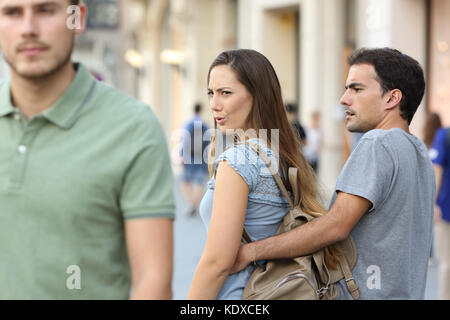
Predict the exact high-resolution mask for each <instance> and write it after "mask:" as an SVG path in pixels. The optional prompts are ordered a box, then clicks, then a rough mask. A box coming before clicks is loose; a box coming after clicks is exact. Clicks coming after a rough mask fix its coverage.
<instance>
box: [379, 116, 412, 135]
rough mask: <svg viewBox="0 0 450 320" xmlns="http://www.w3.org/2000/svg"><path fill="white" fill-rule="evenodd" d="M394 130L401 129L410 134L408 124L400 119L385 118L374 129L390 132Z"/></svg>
mask: <svg viewBox="0 0 450 320" xmlns="http://www.w3.org/2000/svg"><path fill="white" fill-rule="evenodd" d="M394 128H398V129H402V130H403V131H405V132H406V133H410V132H409V125H408V122H407V121H406V120H405V119H403V118H400V117H396V118H385V119H384V120H383V121H382V122H381V123H380V124H379V125H378V126H377V127H376V128H375V129H382V130H390V129H394Z"/></svg>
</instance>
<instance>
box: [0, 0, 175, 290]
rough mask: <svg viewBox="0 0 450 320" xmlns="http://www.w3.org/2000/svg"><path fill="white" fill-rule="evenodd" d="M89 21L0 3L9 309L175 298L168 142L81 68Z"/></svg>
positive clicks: (3, 255)
mask: <svg viewBox="0 0 450 320" xmlns="http://www.w3.org/2000/svg"><path fill="white" fill-rule="evenodd" d="M70 5H79V13H80V14H79V19H80V20H79V22H80V25H81V27H80V28H78V29H71V28H69V27H68V25H69V24H68V23H67V21H68V19H70V16H69V14H68V13H67V12H68V11H67V9H68V7H69V6H70ZM86 11H87V10H86V8H85V6H84V5H83V4H79V3H78V1H76V0H0V47H1V50H2V53H3V56H4V58H5V60H6V61H7V62H8V64H9V66H10V70H11V74H10V79H9V80H6V81H3V82H1V83H0V137H1V138H0V299H127V298H136V299H139V298H144V299H170V298H171V278H172V264H173V261H172V255H173V249H172V247H173V243H172V241H173V240H172V235H173V234H172V232H173V231H172V220H173V217H174V216H173V215H174V198H173V181H172V171H171V167H170V160H169V153H168V148H167V145H166V143H165V137H164V133H163V130H162V128H161V126H160V124H159V122H158V121H157V119H156V117H155V115H154V114H153V112H152V111H151V109H150V108H148V107H147V106H146V105H144V104H143V103H140V102H138V101H136V100H134V99H132V98H130V97H128V96H126V95H125V94H123V93H121V92H119V91H117V90H115V89H112V88H110V87H108V86H106V85H103V84H101V83H99V82H96V81H95V80H94V79H93V77H92V76H91V75H90V73H89V72H88V71H87V70H86V69H85V67H83V65H82V64H73V63H72V62H71V53H72V48H73V44H74V37H75V36H76V35H77V34H80V33H81V32H83V30H84V26H85V20H86V14H87V13H86Z"/></svg>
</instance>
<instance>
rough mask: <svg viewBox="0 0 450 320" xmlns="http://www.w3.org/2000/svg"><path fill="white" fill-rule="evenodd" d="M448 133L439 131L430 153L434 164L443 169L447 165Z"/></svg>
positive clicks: (443, 130) (442, 130)
mask: <svg viewBox="0 0 450 320" xmlns="http://www.w3.org/2000/svg"><path fill="white" fill-rule="evenodd" d="M446 138H447V131H446V130H445V129H442V128H441V129H439V130H438V131H437V132H436V135H435V137H434V139H433V144H432V147H431V149H430V151H429V156H430V159H431V161H432V162H433V163H434V164H437V165H440V166H442V167H444V166H446V165H447V157H448V156H447V154H448V152H447V148H446Z"/></svg>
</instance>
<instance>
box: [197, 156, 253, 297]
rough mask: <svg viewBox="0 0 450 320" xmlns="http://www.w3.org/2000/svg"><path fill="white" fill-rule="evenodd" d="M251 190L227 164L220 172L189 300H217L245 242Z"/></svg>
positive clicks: (225, 163) (220, 168) (224, 164)
mask: <svg viewBox="0 0 450 320" xmlns="http://www.w3.org/2000/svg"><path fill="white" fill-rule="evenodd" d="M248 194H249V187H248V185H247V183H246V182H245V181H244V179H243V178H242V177H241V176H240V175H239V174H238V173H237V172H236V171H235V170H234V169H233V168H231V166H230V165H229V164H228V163H227V162H221V163H220V164H219V166H218V168H217V175H216V186H215V190H214V202H213V209H212V216H211V222H210V225H209V232H208V237H207V239H206V246H205V250H204V252H203V255H202V258H201V259H200V262H199V264H198V265H197V269H196V270H195V274H194V278H193V280H192V284H191V289H190V291H189V295H188V299H216V298H217V295H218V294H219V291H220V289H221V288H222V286H223V284H224V282H225V280H226V279H227V277H228V275H229V273H230V270H231V268H232V266H233V264H234V261H235V259H236V255H237V252H238V250H239V247H240V243H241V238H242V229H243V227H244V221H245V213H246V210H247V202H248Z"/></svg>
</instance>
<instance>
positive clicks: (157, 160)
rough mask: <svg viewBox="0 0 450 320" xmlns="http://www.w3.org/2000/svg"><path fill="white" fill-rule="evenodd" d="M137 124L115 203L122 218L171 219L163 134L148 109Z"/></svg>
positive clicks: (172, 207) (170, 178)
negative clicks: (116, 202)
mask: <svg viewBox="0 0 450 320" xmlns="http://www.w3.org/2000/svg"><path fill="white" fill-rule="evenodd" d="M137 122H138V123H137V125H136V128H135V133H134V134H133V140H132V141H130V147H129V153H128V169H127V171H126V172H125V176H124V181H123V185H122V190H121V194H120V200H119V201H120V207H121V210H122V212H123V216H124V219H125V220H127V219H134V218H160V217H166V218H172V219H173V218H174V212H175V200H174V194H173V187H174V186H173V173H172V167H171V160H170V157H169V150H168V146H167V143H166V138H165V134H164V131H163V129H162V127H161V125H160V123H159V121H158V120H157V118H156V116H155V115H154V113H153V111H151V109H149V108H146V110H145V111H144V112H142V114H140V117H139V119H138V120H137Z"/></svg>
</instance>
